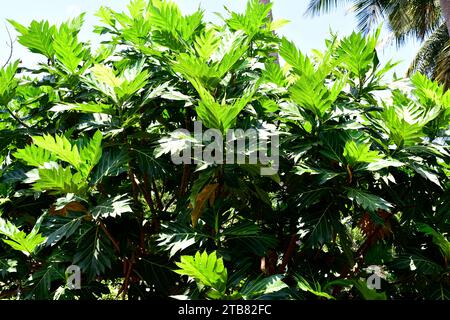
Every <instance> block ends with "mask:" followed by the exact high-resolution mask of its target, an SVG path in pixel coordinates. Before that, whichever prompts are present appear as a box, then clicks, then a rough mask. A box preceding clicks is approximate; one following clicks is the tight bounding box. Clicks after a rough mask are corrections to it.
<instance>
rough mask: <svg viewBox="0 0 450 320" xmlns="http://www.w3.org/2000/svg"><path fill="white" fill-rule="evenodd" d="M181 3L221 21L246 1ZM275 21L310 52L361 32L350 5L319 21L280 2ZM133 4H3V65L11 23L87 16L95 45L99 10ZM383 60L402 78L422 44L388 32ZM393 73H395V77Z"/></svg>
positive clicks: (300, 1)
mask: <svg viewBox="0 0 450 320" xmlns="http://www.w3.org/2000/svg"><path fill="white" fill-rule="evenodd" d="M174 1H175V2H176V3H177V4H178V5H180V8H181V10H182V11H183V12H184V13H189V12H193V11H194V10H196V9H197V8H198V6H200V7H201V8H203V9H204V10H205V15H206V18H207V20H209V21H212V22H220V17H219V16H218V15H216V14H215V13H222V14H224V13H225V9H224V6H226V7H228V8H229V9H230V10H234V11H243V10H244V9H245V5H246V1H242V0H214V1H207V0H174ZM273 2H274V9H273V11H274V12H273V13H274V18H275V19H279V18H283V19H288V20H290V21H291V22H290V23H289V24H287V25H285V26H284V27H283V28H281V29H280V30H279V33H280V34H282V35H285V36H286V37H288V38H289V39H290V40H293V41H294V42H295V43H296V45H297V46H298V47H299V48H300V49H301V50H303V51H304V52H306V53H308V52H310V51H311V49H324V39H327V38H329V33H330V30H333V32H338V34H339V35H340V36H341V37H343V36H346V35H349V34H350V33H351V32H352V31H353V30H355V29H356V19H355V17H354V14H353V13H352V11H351V5H347V6H346V7H344V8H341V9H339V10H336V11H334V12H333V13H331V14H324V15H322V16H320V17H313V18H311V17H305V16H304V13H305V11H306V8H307V4H308V1H307V0H275V1H273ZM128 3H129V0H110V1H108V0H90V1H81V0H39V1H36V0H15V1H8V2H6V3H4V4H3V6H2V10H1V13H0V18H1V20H2V21H3V25H1V26H0V44H1V46H0V48H1V49H0V63H1V64H3V63H4V62H5V61H6V59H7V57H8V56H9V48H8V46H7V45H6V43H7V42H8V33H7V30H6V27H8V29H9V31H10V33H11V35H12V37H13V38H15V30H14V28H12V27H11V26H9V25H8V23H7V21H6V19H14V20H16V21H18V22H19V23H22V24H24V25H28V24H29V23H30V22H31V21H32V20H49V21H50V22H51V23H60V22H62V21H64V20H66V19H68V18H70V17H73V16H76V15H78V14H80V13H82V12H86V18H85V25H84V27H83V29H82V32H81V35H80V38H81V39H82V40H90V41H91V43H92V45H94V46H96V45H97V44H98V43H99V37H98V35H96V34H94V33H92V32H91V31H92V27H93V26H94V25H97V24H99V22H98V18H97V17H95V16H94V13H95V12H96V11H97V9H98V8H99V7H100V6H109V7H111V8H113V9H114V10H119V11H120V10H126V5H127V4H128ZM382 39H383V40H386V41H384V44H383V43H382V44H381V46H383V48H381V50H379V52H380V60H381V62H382V63H384V62H386V61H387V60H389V59H393V60H395V61H402V63H400V64H399V65H398V66H397V67H396V68H395V69H394V72H396V73H397V75H399V76H403V75H404V74H405V72H406V70H407V68H408V66H409V63H410V62H411V61H412V59H413V57H414V55H415V53H416V52H417V51H418V49H419V43H417V41H413V40H410V41H408V42H407V44H406V45H405V46H404V47H402V48H397V47H396V46H395V44H394V43H393V42H389V41H388V40H387V39H388V33H387V32H384V33H383V35H382ZM13 58H14V59H21V60H22V61H23V62H24V63H25V64H26V65H33V64H36V63H37V62H39V61H40V60H39V59H40V57H39V56H38V55H35V54H31V53H29V52H28V50H27V49H25V48H23V47H21V46H20V45H19V44H17V43H15V45H14V55H13ZM391 74H392V73H391Z"/></svg>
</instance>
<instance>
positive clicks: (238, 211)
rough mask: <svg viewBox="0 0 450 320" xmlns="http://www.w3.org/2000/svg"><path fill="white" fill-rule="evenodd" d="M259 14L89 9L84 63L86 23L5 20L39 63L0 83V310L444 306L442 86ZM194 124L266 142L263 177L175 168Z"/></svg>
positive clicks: (446, 245)
mask: <svg viewBox="0 0 450 320" xmlns="http://www.w3.org/2000/svg"><path fill="white" fill-rule="evenodd" d="M269 10H270V5H262V4H260V3H259V1H258V0H250V1H249V3H248V6H247V10H246V12H245V13H234V12H230V13H229V15H228V17H227V18H224V24H223V25H211V24H208V23H205V22H204V21H203V12H202V11H201V10H199V11H197V12H195V13H193V14H191V15H183V14H182V13H181V12H180V10H179V9H178V7H177V6H176V5H175V4H174V3H171V2H166V1H158V0H152V1H149V2H147V1H144V0H134V1H132V2H131V3H130V5H129V7H128V11H127V12H126V13H119V12H115V11H112V10H110V9H108V8H101V9H100V10H99V12H98V14H97V15H98V17H99V18H100V20H101V22H102V23H103V26H99V27H96V28H95V32H97V33H98V34H100V35H102V37H103V39H104V42H103V44H102V46H101V47H100V48H99V49H98V50H97V51H96V52H94V51H93V50H91V49H90V46H89V45H88V44H87V43H83V42H80V40H79V39H78V37H77V35H78V33H79V31H80V28H81V26H82V22H83V16H80V17H78V18H76V19H73V20H71V21H68V22H66V23H63V24H62V25H60V26H51V25H49V24H48V23H47V22H45V21H42V22H37V21H34V22H32V23H31V25H30V26H23V25H21V24H19V23H17V22H14V21H10V22H11V24H12V25H13V26H14V27H15V28H16V30H17V31H18V32H19V34H20V36H19V38H18V42H19V43H20V44H21V45H23V46H26V47H27V48H29V50H30V51H32V52H34V53H36V54H39V55H41V56H43V57H44V59H45V63H41V64H39V66H37V67H36V68H33V69H28V68H26V67H24V66H23V65H22V64H19V62H15V63H11V64H9V65H8V66H5V67H4V68H3V69H1V71H0V119H1V122H0V163H1V169H2V170H1V173H0V210H1V212H2V214H1V217H0V238H1V240H2V241H1V243H0V297H1V298H11V299H16V298H21V299H98V298H108V297H113V296H115V295H123V297H127V298H128V299H138V298H139V299H148V298H152V297H169V296H178V297H180V296H184V297H186V296H187V297H189V298H200V299H202V298H208V299H256V298H258V299H394V298H395V299H402V298H407V299H447V298H448V297H449V296H450V277H449V274H450V273H449V271H450V270H449V267H448V260H449V258H450V242H449V240H448V232H449V231H450V215H449V211H450V181H449V177H450V155H449V152H448V151H449V150H448V136H449V124H450V92H448V91H447V92H445V91H444V89H443V88H442V87H441V86H439V85H437V84H436V83H434V82H432V81H430V80H428V79H427V78H426V77H425V76H422V75H420V74H417V75H415V76H414V77H413V78H412V79H410V80H409V79H404V80H396V81H394V82H391V83H387V82H386V80H385V79H384V75H385V74H386V72H388V71H389V70H390V69H392V67H393V66H394V65H395V64H394V63H388V64H387V65H380V63H379V60H378V58H377V53H376V44H377V41H378V33H376V34H374V35H372V36H368V37H363V36H362V35H360V34H357V33H354V34H352V35H350V36H348V37H346V38H344V39H342V40H339V39H337V38H336V37H332V38H331V39H330V40H328V41H327V42H326V44H327V46H326V47H327V49H326V50H325V52H318V51H315V52H313V54H312V55H305V54H304V53H302V52H300V51H299V50H298V49H297V48H296V46H295V45H294V44H293V43H292V42H290V41H289V40H287V39H285V38H282V39H280V38H279V37H277V36H276V34H274V32H273V31H274V30H275V29H276V28H277V27H279V26H281V25H282V24H283V23H284V21H282V20H280V21H273V22H272V21H270V20H269V19H268V18H267V15H268V13H269ZM274 53H279V55H280V56H281V58H282V59H283V62H282V64H281V66H280V65H279V64H278V63H277V60H276V59H275V57H274ZM195 120H202V122H203V125H204V126H205V127H209V128H216V129H219V130H220V131H221V132H224V133H225V132H226V130H227V129H228V128H241V129H244V130H246V129H249V128H256V129H257V130H258V131H259V132H261V133H262V134H264V133H266V134H267V132H268V130H269V129H268V128H272V129H274V130H277V132H278V133H279V136H280V147H279V149H280V150H279V156H280V168H279V171H278V173H277V174H274V175H271V176H262V175H260V169H261V167H262V166H264V164H262V163H257V164H217V165H209V164H207V163H206V164H205V163H199V164H197V165H194V164H192V165H189V164H182V165H175V164H173V163H172V161H171V154H173V153H177V152H178V150H180V147H182V146H183V145H184V144H185V143H186V141H188V140H189V141H192V140H193V139H196V138H195V137H189V136H187V135H186V136H179V135H178V136H176V137H174V136H173V131H174V130H176V129H179V128H185V129H188V130H189V131H192V130H193V122H194V121H195ZM197 143H200V144H201V143H203V144H206V143H207V141H197ZM260 151H261V150H260ZM73 264H76V265H78V266H79V267H80V268H81V271H82V287H81V289H79V290H72V289H69V288H68V287H67V284H66V274H65V270H66V268H67V267H69V266H70V265H73ZM374 265H375V266H379V268H380V269H381V271H382V276H383V280H382V282H381V288H380V289H370V288H368V287H367V285H366V279H367V277H368V276H369V275H370V273H369V272H368V270H366V269H367V268H370V267H371V266H374Z"/></svg>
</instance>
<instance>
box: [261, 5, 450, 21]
mask: <svg viewBox="0 0 450 320" xmlns="http://www.w3.org/2000/svg"><path fill="white" fill-rule="evenodd" d="M259 1H260V2H261V3H262V4H269V3H270V0H259ZM441 1H445V0H441ZM449 1H450V0H449ZM447 2H448V1H447ZM269 19H270V21H273V14H272V10H270V12H269Z"/></svg>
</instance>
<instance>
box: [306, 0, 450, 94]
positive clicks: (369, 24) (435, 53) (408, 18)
mask: <svg viewBox="0 0 450 320" xmlns="http://www.w3.org/2000/svg"><path fill="white" fill-rule="evenodd" d="M349 2H353V8H354V10H355V12H356V17H357V19H358V28H359V30H360V31H362V32H364V33H368V32H369V31H370V30H372V29H373V28H374V27H375V26H376V25H378V23H379V22H380V21H382V20H385V21H386V23H387V27H388V29H389V30H390V31H391V32H392V34H393V35H394V37H395V39H396V42H397V45H402V44H403V43H404V42H405V40H406V39H407V38H408V37H415V38H417V39H419V40H420V41H423V45H422V47H421V49H420V50H419V52H418V53H417V55H416V57H415V58H414V60H413V61H412V63H411V65H410V68H409V70H408V75H411V74H412V73H414V72H416V71H419V72H422V73H424V74H427V75H428V76H429V77H430V78H432V79H435V80H438V81H440V82H441V83H443V84H445V86H446V87H447V88H450V75H449V72H450V48H449V39H450V37H449V34H450V0H440V1H437V0H310V3H309V6H308V10H307V14H309V15H317V14H320V13H323V12H329V11H330V10H331V9H333V8H336V7H337V6H339V5H344V4H347V3H349Z"/></svg>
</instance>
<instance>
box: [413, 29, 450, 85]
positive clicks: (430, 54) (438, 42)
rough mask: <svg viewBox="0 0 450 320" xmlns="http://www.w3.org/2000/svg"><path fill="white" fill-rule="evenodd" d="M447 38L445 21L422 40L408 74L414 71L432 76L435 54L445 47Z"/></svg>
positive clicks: (435, 65) (435, 64)
mask: <svg viewBox="0 0 450 320" xmlns="http://www.w3.org/2000/svg"><path fill="white" fill-rule="evenodd" d="M448 40H449V35H448V31H447V26H446V24H445V23H443V24H441V26H440V27H439V28H438V29H436V31H435V32H434V33H433V34H432V35H431V36H430V37H429V38H428V39H427V40H426V41H425V42H424V44H423V45H422V47H421V48H420V50H419V52H418V53H417V54H416V56H415V58H414V60H413V61H412V63H411V65H410V67H409V69H408V76H411V75H412V74H414V73H415V72H420V73H423V74H425V75H427V76H429V77H432V76H433V74H434V73H435V70H436V67H437V61H438V59H436V57H437V56H439V54H440V52H442V51H443V49H444V48H445V45H446V43H447V42H448Z"/></svg>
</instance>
